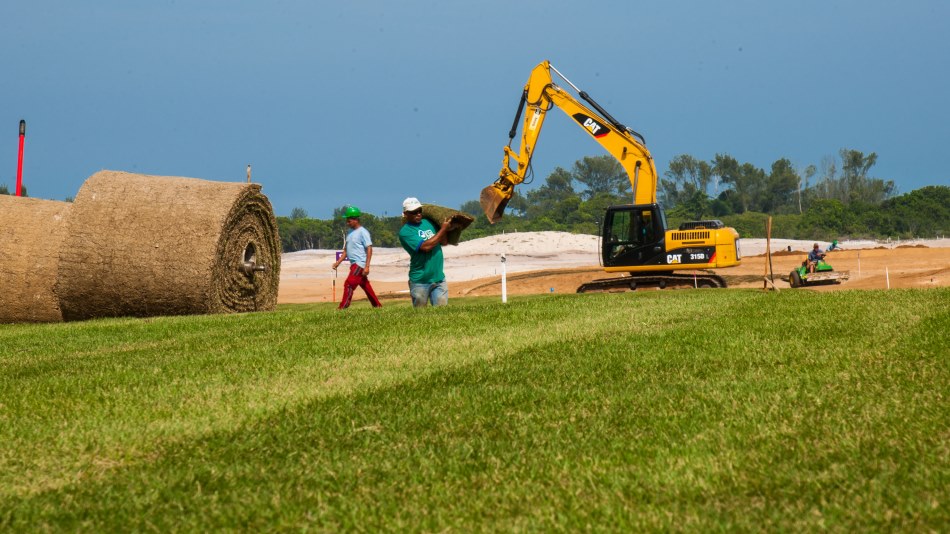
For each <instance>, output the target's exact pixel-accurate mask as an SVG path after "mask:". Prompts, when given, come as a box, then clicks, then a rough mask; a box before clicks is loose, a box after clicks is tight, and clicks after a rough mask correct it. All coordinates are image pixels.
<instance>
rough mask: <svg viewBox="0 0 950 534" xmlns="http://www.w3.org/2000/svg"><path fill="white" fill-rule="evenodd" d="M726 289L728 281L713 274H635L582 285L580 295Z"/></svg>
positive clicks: (579, 290)
mask: <svg viewBox="0 0 950 534" xmlns="http://www.w3.org/2000/svg"><path fill="white" fill-rule="evenodd" d="M716 287H726V281H725V280H724V279H723V278H722V277H721V276H719V275H715V274H711V273H697V274H674V273H663V274H634V275H630V276H619V277H617V278H601V279H599V280H592V281H590V282H588V283H586V284H582V285H581V286H580V287H578V288H577V292H578V293H620V292H623V291H636V290H637V289H648V288H655V289H694V288H716Z"/></svg>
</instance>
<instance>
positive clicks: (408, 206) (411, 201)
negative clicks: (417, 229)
mask: <svg viewBox="0 0 950 534" xmlns="http://www.w3.org/2000/svg"><path fill="white" fill-rule="evenodd" d="M421 207H422V202H419V199H418V198H416V197H409V198H407V199H406V200H403V201H402V211H415V210H417V209H419V208H421Z"/></svg>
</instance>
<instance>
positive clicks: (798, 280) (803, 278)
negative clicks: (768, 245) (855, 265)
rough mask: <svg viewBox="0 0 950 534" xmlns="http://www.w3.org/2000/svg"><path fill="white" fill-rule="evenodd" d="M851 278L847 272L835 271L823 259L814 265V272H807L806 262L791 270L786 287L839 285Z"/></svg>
mask: <svg viewBox="0 0 950 534" xmlns="http://www.w3.org/2000/svg"><path fill="white" fill-rule="evenodd" d="M850 277H851V274H850V273H849V272H848V271H836V270H834V268H832V267H831V265H830V264H829V263H827V262H826V261H825V260H824V259H821V260H818V263H816V264H815V272H813V273H810V272H808V260H805V261H803V262H802V264H801V265H799V266H798V267H795V268H794V269H792V272H791V273H789V274H788V285H790V286H792V287H804V286H811V285H819V284H840V283H841V282H843V281H845V280H847V279H848V278H850Z"/></svg>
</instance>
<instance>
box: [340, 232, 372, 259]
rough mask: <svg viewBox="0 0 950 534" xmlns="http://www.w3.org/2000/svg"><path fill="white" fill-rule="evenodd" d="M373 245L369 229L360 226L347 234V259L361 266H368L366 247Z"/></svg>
mask: <svg viewBox="0 0 950 534" xmlns="http://www.w3.org/2000/svg"><path fill="white" fill-rule="evenodd" d="M371 246H373V240H372V239H371V238H370V236H369V230H367V229H366V228H363V227H362V226H360V227H359V228H357V229H356V230H350V233H348V234H346V259H348V260H350V263H355V264H357V265H359V266H360V267H361V268H363V269H365V268H366V248H367V247H371Z"/></svg>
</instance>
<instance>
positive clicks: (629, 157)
mask: <svg viewBox="0 0 950 534" xmlns="http://www.w3.org/2000/svg"><path fill="white" fill-rule="evenodd" d="M552 71H553V72H555V73H556V74H557V75H558V76H559V77H560V78H561V79H563V80H564V81H565V82H566V83H567V84H568V85H570V86H571V87H572V88H573V89H575V90H576V91H577V93H578V95H579V96H580V98H581V99H583V100H584V101H585V102H587V104H589V106H588V105H585V104H584V103H582V102H580V101H579V100H577V99H576V98H575V97H574V96H573V95H572V94H571V93H569V92H568V91H566V90H564V89H563V88H561V87H560V86H558V85H557V84H556V83H554V80H553V79H552V78H551V72H552ZM525 106H527V112H526V113H524V120H523V124H522V128H521V144H520V146H519V149H518V151H517V152H515V150H513V149H512V147H511V143H512V141H513V140H514V137H515V134H516V131H517V126H518V122H519V120H521V115H522V112H524V108H525ZM552 107H557V108H558V109H560V110H561V111H563V112H564V113H565V114H566V115H567V116H568V117H570V118H571V119H572V120H574V121H575V122H577V124H578V125H579V126H581V128H583V129H584V131H586V132H587V133H588V134H589V135H590V136H591V137H592V138H594V140H595V141H597V142H598V143H600V145H601V146H603V147H604V149H606V150H607V152H609V153H610V154H611V155H613V156H614V157H615V158H616V159H617V161H619V162H620V164H621V165H622V166H623V168H624V169H625V170H626V172H627V176H628V177H629V178H630V186H631V187H632V188H633V201H634V203H636V204H650V203H655V202H656V186H657V174H656V166H655V165H654V163H653V157H652V156H651V155H650V152H649V151H648V150H647V148H646V144H645V143H644V142H643V136H641V135H640V134H638V133H636V132H634V131H633V130H631V129H629V128H627V127H626V126H624V125H623V124H621V123H620V122H619V121H617V120H616V119H614V118H613V117H611V116H610V114H609V113H607V112H606V111H605V110H604V109H603V108H601V107H600V106H599V105H598V104H597V103H596V102H594V100H593V99H592V98H590V96H589V95H588V94H587V93H586V92H584V91H581V90H579V89H577V87H576V86H575V85H574V84H572V83H571V82H570V80H568V79H567V78H565V77H564V76H563V75H562V74H561V73H560V72H558V71H557V69H555V68H554V67H553V66H551V63H550V62H548V61H542V62H541V63H539V64H538V65H537V66H536V67H535V68H534V70H532V71H531V76H530V77H529V78H528V83H526V84H525V86H524V91H523V92H522V95H521V101H520V102H519V104H518V111H517V113H516V114H515V120H514V123H513V124H512V128H511V130H510V131H509V133H508V145H507V146H506V147H504V153H505V154H504V158H503V160H502V167H501V171H500V172H499V173H498V179H497V180H496V181H495V182H494V183H493V184H492V185H490V186H488V187H486V188H485V189H483V190H482V193H481V196H480V197H479V202H480V203H481V206H482V210H483V211H484V212H485V216H486V217H488V220H489V222H491V223H492V224H494V223H496V222H498V221H499V220H500V219H501V218H502V216H503V215H504V211H505V207H506V206H507V205H508V201H509V200H511V197H512V195H513V194H514V188H515V186H516V185H518V184H521V183H522V182H524V181H525V178H526V177H527V175H528V173H529V172H530V168H531V158H532V156H533V154H534V149H535V146H536V145H537V141H538V136H539V135H540V134H541V128H542V126H544V119H545V118H546V115H547V112H548V111H549V110H550V109H551V108H552ZM592 108H593V109H592Z"/></svg>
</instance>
